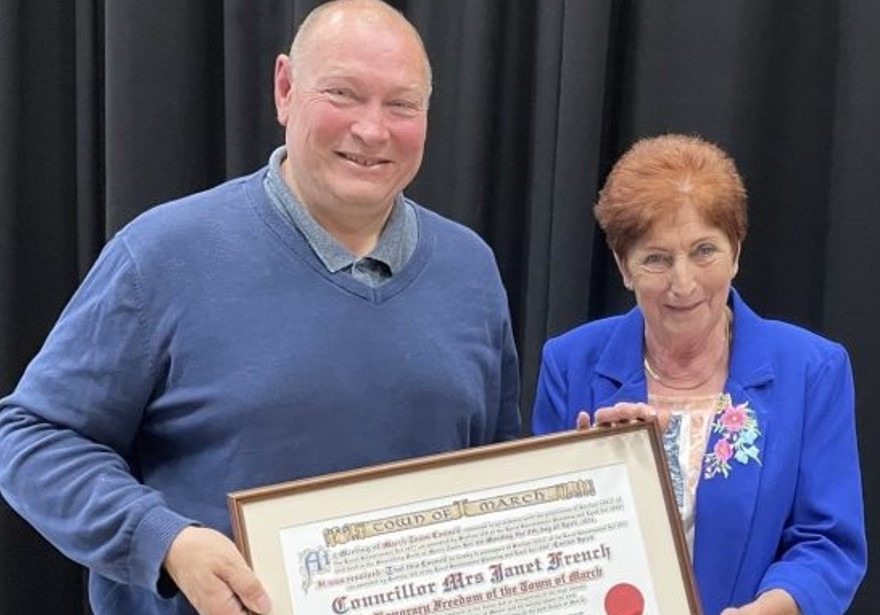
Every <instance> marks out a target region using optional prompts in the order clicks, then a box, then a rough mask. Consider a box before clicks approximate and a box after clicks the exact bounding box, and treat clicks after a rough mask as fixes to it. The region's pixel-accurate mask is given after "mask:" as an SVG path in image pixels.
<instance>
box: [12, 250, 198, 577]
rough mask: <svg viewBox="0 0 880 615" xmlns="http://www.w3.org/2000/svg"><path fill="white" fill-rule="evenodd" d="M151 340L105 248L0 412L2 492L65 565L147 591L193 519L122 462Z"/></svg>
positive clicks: (122, 255)
mask: <svg viewBox="0 0 880 615" xmlns="http://www.w3.org/2000/svg"><path fill="white" fill-rule="evenodd" d="M149 337H150V336H149V332H148V331H147V330H146V329H145V323H144V320H143V314H142V306H141V304H140V295H139V289H138V283H137V272H136V270H135V268H134V266H133V264H132V262H131V260H130V258H129V255H128V253H127V251H126V250H125V247H124V245H123V244H122V242H121V241H119V240H114V241H112V242H111V243H109V244H108V246H107V247H106V248H105V250H104V252H103V253H102V255H101V256H100V258H99V259H98V261H97V263H96V265H95V266H94V267H93V269H92V271H91V272H90V273H89V275H88V276H87V278H86V280H85V281H84V282H83V284H82V286H81V288H80V289H79V290H78V291H77V292H76V294H75V295H74V296H73V298H72V299H71V301H70V303H69V305H68V306H67V307H66V308H65V310H64V312H63V313H62V315H61V317H60V318H59V321H58V323H57V324H56V326H55V328H54V329H53V331H52V332H51V333H50V335H49V337H48V338H47V340H46V342H45V345H44V347H43V349H42V351H41V352H40V354H39V355H38V356H37V357H36V358H35V359H34V361H33V362H32V363H31V364H30V365H29V366H28V368H27V370H26V372H25V374H24V376H23V378H22V379H21V382H20V383H19V386H18V388H17V389H16V390H15V391H14V392H13V393H12V394H11V395H10V396H9V397H7V398H6V399H5V400H3V401H2V402H0V441H2V442H3V447H2V450H0V489H2V493H3V496H4V497H5V498H6V500H7V501H8V502H9V504H10V505H11V506H12V507H13V508H14V509H16V510H17V511H18V512H19V513H20V514H22V516H24V517H26V518H28V519H29V520H31V521H32V522H33V523H34V525H35V526H36V527H38V528H39V529H40V531H41V532H42V533H43V535H44V536H45V537H46V538H47V539H48V540H49V541H50V542H51V543H52V544H54V545H55V546H56V547H57V548H59V549H60V550H61V551H63V552H64V553H65V554H67V555H68V556H69V557H71V558H72V559H74V560H76V561H77V562H79V563H81V564H83V565H85V566H88V567H91V568H94V569H95V570H96V571H97V572H99V573H101V574H102V575H104V576H106V577H108V578H111V579H115V580H118V581H120V582H125V583H130V584H134V585H139V586H142V587H146V588H150V589H153V590H155V588H156V586H157V583H158V581H159V576H160V572H161V564H162V561H163V559H164V556H165V552H166V550H167V548H168V546H169V545H170V543H171V540H172V539H173V538H174V536H176V534H177V533H178V532H179V531H180V529H182V528H183V527H184V526H185V525H187V524H190V523H193V521H192V520H189V519H186V518H184V517H182V516H180V515H177V514H175V513H174V512H172V511H171V510H169V509H168V508H167V507H166V506H165V503H164V501H163V498H162V496H161V495H160V494H159V493H157V492H156V491H154V490H152V489H150V488H148V487H145V486H144V485H142V484H141V483H139V482H138V481H137V479H136V478H135V477H134V476H133V472H135V473H136V471H137V469H136V468H132V467H131V463H130V462H131V459H130V458H128V457H127V455H126V454H125V452H126V451H129V452H130V451H131V450H132V441H133V438H134V435H135V433H136V431H137V429H138V427H139V424H140V420H141V413H142V410H143V408H144V406H145V405H146V402H147V400H148V398H149V396H150V395H151V386H152V385H151V382H152V381H153V380H152V377H151V374H152V373H153V370H155V369H156V366H155V364H154V361H153V359H152V358H151V357H152V354H151V353H152V351H151V349H150V340H149Z"/></svg>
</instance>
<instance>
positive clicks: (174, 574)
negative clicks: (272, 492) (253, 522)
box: [164, 527, 271, 615]
mask: <svg viewBox="0 0 880 615" xmlns="http://www.w3.org/2000/svg"><path fill="white" fill-rule="evenodd" d="M164 565H165V570H166V571H167V572H168V574H169V575H170V576H171V578H172V579H173V580H174V582H175V583H176V584H177V587H178V588H179V589H180V591H181V592H183V595H184V596H186V597H187V599H188V600H189V601H190V603H191V604H192V605H193V606H194V607H195V609H196V610H197V611H198V612H199V613H200V614H201V615H239V614H240V613H245V612H246V611H245V609H247V610H249V611H252V612H254V613H260V614H265V613H268V612H269V610H270V608H271V604H270V601H269V596H268V595H267V594H266V592H265V590H264V589H263V586H262V585H261V584H260V581H259V580H258V579H257V577H256V575H254V573H253V571H251V569H250V568H248V565H247V563H245V561H244V558H243V557H242V555H241V553H239V551H238V549H237V548H236V547H235V544H234V543H233V542H232V541H231V540H229V539H228V538H227V537H226V536H224V535H223V534H221V533H220V532H218V531H216V530H212V529H208V528H204V527H187V528H184V530H183V531H181V532H180V534H178V535H177V537H176V538H175V539H174V540H173V541H172V543H171V546H170V547H169V548H168V554H167V555H166V556H165V564H164Z"/></svg>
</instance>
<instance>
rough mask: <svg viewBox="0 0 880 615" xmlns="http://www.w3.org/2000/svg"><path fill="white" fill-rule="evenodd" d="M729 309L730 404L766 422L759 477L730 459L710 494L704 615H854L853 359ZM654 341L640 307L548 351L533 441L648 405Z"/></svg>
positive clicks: (857, 482) (700, 505)
mask: <svg viewBox="0 0 880 615" xmlns="http://www.w3.org/2000/svg"><path fill="white" fill-rule="evenodd" d="M729 303H730V306H731V308H732V310H733V343H732V347H731V355H730V368H729V374H728V378H727V383H726V385H725V391H726V392H727V393H729V394H730V395H731V397H732V401H733V403H734V404H741V403H743V402H748V404H749V407H750V408H751V409H752V410H753V411H754V412H755V416H756V419H757V421H758V428H759V429H760V430H761V436H760V437H759V438H758V440H757V442H756V444H757V446H758V448H759V449H760V464H758V463H755V462H754V461H751V462H749V463H746V464H740V463H738V462H736V461H733V460H731V462H732V469H731V471H730V473H729V475H728V477H727V478H725V477H723V476H721V475H716V476H714V477H712V478H710V479H706V478H703V479H701V481H700V483H699V485H698V487H697V498H696V528H695V537H694V554H693V558H694V561H693V567H694V576H695V579H696V583H697V588H698V591H699V595H700V599H701V601H702V607H703V613H704V615H717V614H718V613H720V612H721V610H722V609H724V608H725V607H728V606H740V605H742V604H744V603H746V602H750V601H751V600H753V599H754V598H755V597H756V596H757V595H758V594H760V593H761V592H763V591H766V590H768V589H772V588H782V589H785V590H786V591H788V592H789V593H790V594H791V595H792V596H793V597H794V599H795V600H796V601H797V603H798V606H799V607H800V609H801V612H802V613H803V614H804V615H835V614H842V613H844V611H845V610H846V608H847V606H848V605H849V603H850V601H851V600H852V597H853V594H854V593H855V591H856V589H857V588H858V585H859V583H860V582H861V579H862V577H863V576H864V573H865V567H866V559H867V546H866V541H865V532H864V518H863V514H864V513H863V505H862V492H861V479H860V472H859V460H858V450H857V444H856V432H855V419H854V395H853V382H852V369H851V367H850V363H849V357H848V355H847V353H846V350H845V349H844V348H843V347H842V346H841V345H840V344H837V343H834V342H831V341H829V340H826V339H824V338H822V337H820V336H818V335H816V334H814V333H811V332H809V331H807V330H805V329H802V328H799V327H796V326H794V325H791V324H787V323H783V322H779V321H771V320H765V319H763V318H761V317H759V316H758V315H757V314H755V313H754V312H753V311H752V310H751V309H749V307H748V306H747V305H746V304H745V303H744V302H743V300H742V299H741V298H740V296H739V295H738V294H737V292H736V291H735V290H731V293H730V298H729ZM643 337H644V320H643V317H642V313H641V311H640V310H639V309H638V308H634V309H633V310H631V311H630V312H628V313H626V314H623V315H620V316H614V317H611V318H605V319H602V320H597V321H594V322H590V323H587V324H585V325H581V326H579V327H577V328H575V329H572V330H571V331H569V332H567V333H564V334H563V335H561V336H559V337H556V338H553V339H550V340H548V341H547V342H546V344H545V345H544V349H543V355H542V361H541V369H540V374H539V377H538V389H537V394H536V399H535V407H534V410H533V413H532V431H533V433H535V434H542V433H547V432H550V431H558V430H563V429H571V428H572V427H574V425H575V417H576V416H577V414H578V412H579V411H581V410H586V411H587V412H589V413H590V414H592V413H593V412H594V411H595V410H596V409H597V408H601V407H605V406H610V405H613V404H614V403H616V402H619V401H645V400H646V399H647V386H646V382H645V375H644V368H643V367H642V340H643ZM718 437H719V435H718V434H714V433H713V434H711V435H710V438H709V442H708V444H707V451H711V450H713V447H714V444H715V442H716V440H717V439H718Z"/></svg>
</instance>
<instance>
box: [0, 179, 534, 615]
mask: <svg viewBox="0 0 880 615" xmlns="http://www.w3.org/2000/svg"><path fill="white" fill-rule="evenodd" d="M264 174H265V169H264V170H261V171H260V172H258V173H255V174H253V175H251V176H249V177H244V178H240V179H238V180H233V181H230V182H228V183H226V184H223V185H221V186H219V187H217V188H215V189H213V190H210V191H207V192H204V193H201V194H197V195H193V196H190V197H187V198H184V199H181V200H179V201H176V202H173V203H170V204H166V205H162V206H159V207H155V208H153V209H151V210H149V211H147V212H146V213H144V214H143V215H141V216H140V217H139V218H138V219H136V220H134V221H133V222H132V223H131V224H129V225H128V226H127V227H126V228H124V229H123V230H122V231H120V232H119V233H118V234H117V235H116V236H115V237H114V238H113V239H112V240H111V241H110V242H109V243H108V244H107V246H106V247H105V249H104V250H103V252H102V254H101V256H100V257H99V259H98V261H97V262H96V264H95V266H94V267H93V268H92V271H91V272H90V273H89V275H88V276H87V278H86V279H85V281H84V282H83V284H82V285H81V287H80V288H79V290H78V291H77V292H76V294H75V295H74V296H73V298H72V300H71V301H70V303H69V305H68V306H67V307H66V309H65V310H64V312H63V314H62V315H61V317H60V319H59V321H58V323H57V324H56V326H55V328H54V329H53V331H52V332H51V334H50V335H49V337H48V339H47V341H46V343H45V345H44V347H43V348H42V350H41V351H40V352H39V354H38V355H37V356H36V358H35V359H34V360H33V361H32V363H31V364H30V365H29V366H28V368H27V370H26V372H25V374H24V376H23V378H22V380H21V381H20V383H19V385H18V387H17V388H16V389H15V391H14V392H13V393H12V394H11V395H9V396H8V397H7V398H5V399H4V400H2V402H0V489H2V493H3V496H4V497H5V498H6V499H7V500H8V502H9V503H10V504H11V505H12V506H13V508H15V509H16V510H17V511H18V512H19V513H20V514H21V515H22V516H24V517H25V518H26V519H27V520H29V521H30V522H31V523H32V524H33V525H34V526H35V527H36V528H37V529H38V530H39V531H40V532H41V533H43V534H44V535H45V536H46V537H47V538H48V539H49V540H50V541H51V542H52V543H53V544H55V545H56V546H57V547H58V548H59V549H61V551H62V552H64V553H65V554H66V555H67V556H69V557H70V558H72V559H74V560H76V561H78V562H80V563H82V564H84V565H85V566H88V567H89V568H90V569H91V570H92V575H91V581H90V593H91V600H92V604H93V608H94V610H95V612H96V614H97V615H104V614H110V613H113V614H119V613H130V614H135V613H136V614H138V615H150V614H159V613H163V614H170V613H175V614H181V613H194V611H193V610H192V608H191V607H190V606H189V605H188V604H186V603H185V600H184V599H183V598H182V597H180V596H179V595H178V596H177V597H174V598H172V599H163V598H160V596H159V592H162V593H164V592H165V590H166V589H167V588H165V587H164V585H165V581H164V580H161V582H160V572H161V563H162V560H163V558H164V555H165V552H166V550H167V548H168V546H169V544H170V541H171V540H172V538H173V537H174V536H175V535H176V534H177V532H178V531H179V530H180V529H181V528H182V527H183V526H184V525H186V524H189V523H193V522H196V523H201V524H204V525H207V526H211V527H214V528H217V529H219V530H221V531H223V532H226V533H227V534H229V533H230V532H231V530H230V522H229V517H228V512H227V503H226V496H227V493H229V492H231V491H234V490H239V489H243V488H248V487H254V486H258V485H265V484H271V483H276V482H280V481H287V480H292V479H298V478H303V477H308V476H314V475H320V474H325V473H329V472H334V471H340V470H346V469H350V468H354V467H359V466H366V465H370V464H376V463H380V462H386V461H391V460H397V459H402V458H407V457H412V456H420V455H426V454H431V453H437V452H441V451H449V450H453V449H459V448H463V447H470V446H478V445H484V444H489V443H493V442H497V441H501V440H506V439H512V438H514V437H516V436H518V435H519V431H520V419H519V407H518V396H519V381H518V368H517V359H516V351H515V348H514V343H513V338H512V335H511V326H510V320H509V314H508V306H507V299H506V296H505V293H504V290H503V287H502V284H501V280H500V277H499V275H498V271H497V267H496V265H495V260H494V258H493V255H492V253H491V251H490V249H489V248H488V247H487V246H486V244H485V243H484V242H483V241H482V240H480V239H479V238H478V236H477V235H476V234H475V233H473V232H472V231H470V230H468V229H466V228H465V227H463V226H461V225H459V224H456V223H454V222H451V221H449V220H446V219H444V218H442V217H440V216H438V215H436V214H433V213H431V212H430V211H428V210H425V209H423V208H421V207H418V206H415V207H416V211H417V214H418V224H419V241H418V245H417V247H416V250H415V252H414V253H413V256H412V257H411V259H410V261H409V263H408V264H407V265H406V266H405V267H404V269H403V270H402V271H401V272H400V273H399V274H397V275H395V276H394V277H393V278H391V279H390V280H389V281H388V282H387V283H385V284H384V285H382V286H380V287H377V288H371V287H369V286H367V285H365V284H363V283H360V282H358V281H356V280H354V279H353V278H352V276H351V275H349V274H348V273H345V272H340V273H336V274H330V273H328V272H327V270H326V269H325V268H324V266H323V265H322V264H321V262H320V261H319V260H318V258H317V257H316V256H315V254H314V252H313V251H312V250H311V249H310V247H309V246H308V244H307V243H306V242H305V240H304V239H303V237H302V236H301V235H300V234H299V233H298V232H297V231H295V230H294V229H293V228H292V227H291V226H289V225H288V224H287V223H286V222H285V221H284V220H283V219H282V218H281V217H280V215H279V213H278V212H277V210H276V209H275V208H274V207H273V205H272V204H271V203H270V201H269V199H268V198H267V195H266V193H265V190H264V188H263V186H262V178H263V176H264Z"/></svg>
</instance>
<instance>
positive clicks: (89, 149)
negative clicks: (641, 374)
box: [0, 0, 880, 615]
mask: <svg viewBox="0 0 880 615" xmlns="http://www.w3.org/2000/svg"><path fill="white" fill-rule="evenodd" d="M319 3H320V1H319V0H260V2H252V1H250V0H223V1H222V2H221V1H219V0H187V1H186V2H180V1H179V0H151V1H150V2H137V1H134V0H113V1H104V0H76V1H75V2H67V3H65V2H57V1H52V0H27V1H25V0H0V341H2V343H0V395H3V394H5V393H6V392H8V391H10V390H11V389H12V387H13V386H14V385H15V382H16V381H17V379H18V377H19V376H20V375H21V373H22V370H23V369H24V367H25V365H26V364H27V362H28V360H29V359H30V358H31V357H32V356H33V354H34V353H35V352H36V351H37V350H38V348H39V346H40V344H41V342H42V340H43V338H44V337H45V335H46V333H47V331H48V329H49V327H50V326H51V324H52V323H53V322H54V320H55V318H56V317H57V315H58V313H59V311H60V310H61V308H62V307H63V305H64V303H65V302H66V300H67V299H68V297H69V296H70V294H71V293H72V291H73V289H74V288H75V286H76V285H77V283H78V281H79V280H80V279H81V276H82V275H83V274H84V272H85V271H86V269H87V268H88V267H89V266H90V264H91V263H92V261H93V260H94V258H95V256H96V255H97V252H98V251H99V250H100V248H101V246H102V244H103V242H104V241H105V240H106V238H107V237H108V236H109V235H110V234H111V233H113V232H114V231H115V230H116V229H118V228H119V227H120V226H121V225H123V224H124V223H126V222H127V221H128V220H130V219H131V218H132V217H134V216H135V215H137V214H138V213H140V212H142V211H144V210H145V209H147V208H149V207H151V206H152V205H154V204H156V203H158V202H161V201H163V200H166V199H169V198H172V197H176V196H180V195H182V194H185V193H188V192H192V191H195V190H199V189H202V188H206V187H208V186H211V185H213V184H216V183H218V182H220V181H222V180H223V179H225V178H227V177H231V176H234V175H238V174H241V173H244V172H247V171H251V170H253V169H256V168H257V167H259V166H261V165H262V164H264V163H265V161H266V159H267V157H268V155H269V152H270V151H271V150H272V148H273V147H274V146H275V145H276V144H278V143H279V142H280V138H281V132H280V130H279V129H278V127H277V126H276V125H275V121H274V111H273V104H272V96H271V87H272V84H271V78H272V65H273V60H274V56H275V54H276V53H278V52H280V51H284V50H285V49H286V47H287V45H288V44H289V41H290V36H291V32H292V28H293V25H294V24H296V23H298V22H299V21H300V20H301V19H302V17H303V16H304V15H305V14H306V13H307V12H308V11H309V10H310V9H311V8H313V7H314V6H315V5H317V4H319ZM392 3H393V4H394V5H395V6H397V7H398V8H400V9H401V10H403V11H404V12H405V13H406V14H407V15H408V16H409V17H410V19H411V20H412V21H413V22H414V23H415V24H416V26H417V27H418V28H419V29H420V30H421V32H422V34H423V36H424V39H425V43H426V45H427V47H428V50H429V53H430V55H431V57H432V60H433V64H434V71H435V94H434V98H433V101H432V108H431V111H430V128H429V135H428V148H427V152H426V156H425V162H424V166H423V168H422V171H421V174H420V175H419V177H418V178H417V180H416V181H415V182H414V184H413V185H412V187H411V188H410V190H409V191H408V192H409V194H410V196H412V197H414V198H416V199H417V200H419V201H420V202H422V203H423V204H424V205H426V206H429V207H431V208H433V209H435V210H436V211H438V212H440V213H443V214H446V215H448V216H450V217H453V218H456V219H458V220H460V221H462V222H464V223H465V224H467V225H469V226H471V227H472V228H474V229H475V230H477V231H478V232H479V233H481V234H482V235H483V236H484V237H485V238H486V239H487V240H488V241H489V243H490V244H491V245H492V246H493V248H494V249H495V251H496V254H497V256H498V260H499V263H500V266H501V269H502V275H503V277H504V280H505V283H506V285H507V288H508V292H509V297H510V305H511V309H512V312H513V317H514V324H515V330H516V336H517V342H518V346H519V351H520V356H521V361H522V377H523V414H524V416H525V420H526V422H528V415H529V409H530V406H531V400H532V397H533V394H534V383H535V377H536V369H537V363H538V359H539V352H540V348H541V344H542V342H543V341H544V339H545V338H546V337H547V336H548V335H552V334H555V333H558V332H561V331H562V330H564V329H567V328H569V327H571V326H573V325H575V324H577V323H579V322H582V321H584V320H587V319H591V318H596V317H600V316H603V315H607V314H610V313H612V312H616V311H619V310H621V309H623V308H625V307H628V305H629V303H630V301H631V299H630V298H629V296H628V294H627V293H625V292H624V291H623V289H622V287H621V285H620V282H619V280H618V278H617V276H616V274H615V271H614V268H613V262H612V260H611V259H610V258H609V254H608V252H607V249H606V247H605V245H604V242H603V239H602V237H601V235H600V234H599V233H597V231H596V229H595V225H594V222H593V220H592V216H591V213H590V205H591V203H592V201H593V199H594V198H595V194H596V191H597V188H598V186H599V185H601V182H602V181H603V179H604V175H605V173H606V172H607V171H608V168H609V167H610V164H611V163H612V162H613V161H614V159H616V157H617V156H618V155H619V154H620V153H621V152H622V151H623V150H624V149H626V147H627V146H628V145H629V144H631V143H632V142H633V140H634V139H636V138H638V137H641V136H647V135H652V134H657V133H661V132H667V131H676V132H686V133H698V134H701V135H703V136H705V137H707V138H709V139H712V140H714V141H716V142H718V143H719V144H720V145H722V146H723V147H724V148H726V149H727V150H728V151H729V152H730V153H731V154H732V155H733V156H734V157H735V158H736V160H737V161H738V164H739V166H740V168H741V171H742V173H743V175H744V178H745V180H746V183H747V186H748V188H749V194H750V199H749V202H750V232H749V235H748V237H747V239H746V243H745V248H744V250H745V251H744V254H743V258H742V262H741V267H740V274H739V276H738V278H737V280H736V286H737V287H738V288H739V290H740V291H741V292H742V293H743V295H744V296H745V298H746V300H747V301H749V302H750V303H751V304H752V306H753V307H755V308H756V309H757V310H758V311H760V312H761V313H763V314H764V315H766V316H771V317H779V318H783V319H787V320H790V321H793V322H797V323H799V324H802V325H805V326H808V327H810V328H812V329H814V330H816V331H818V332H821V333H823V334H825V335H826V336H829V337H832V338H834V339H837V340H839V341H841V342H843V343H844V344H845V345H846V346H847V348H848V349H849V351H850V353H851V356H852V359H853V365H854V369H855V377H856V388H857V404H858V406H857V416H858V422H859V430H860V442H861V454H862V464H863V466H862V467H863V481H864V486H865V498H866V504H867V523H868V535H869V540H872V541H873V539H874V538H875V537H876V536H878V535H880V521H878V519H880V515H878V513H880V501H878V494H877V493H876V492H874V490H873V488H872V486H873V485H872V483H873V476H874V474H875V473H876V471H877V468H878V467H880V449H878V447H873V446H871V444H872V442H873V440H874V437H875V436H880V418H878V416H875V414H877V413H876V412H874V410H873V409H874V408H876V407H878V406H880V380H877V379H875V378H874V372H875V371H877V369H878V367H880V326H878V324H877V323H876V322H875V317H876V314H877V310H876V309H875V306H874V305H873V303H874V301H877V300H878V299H880V275H878V274H877V272H878V271H880V251H878V250H877V249H875V248H874V239H875V236H876V235H877V230H878V229H880V202H878V200H880V197H878V195H880V156H878V155H877V154H876V153H875V152H874V149H875V146H876V144H877V143H880V53H878V52H877V49H876V47H877V43H876V41H878V40H880V3H877V2H876V0H841V1H840V2H828V1H827V0H775V1H774V2H751V1H749V0H729V1H727V2H705V0H679V1H677V2H674V3H667V2H653V1H651V0H459V1H457V2H443V1H440V0H408V1H404V0H399V1H395V2H392ZM813 461H814V462H815V463H822V462H823V460H822V459H816V460H813ZM871 550H872V555H874V554H876V553H877V549H876V548H873V547H872V549H871ZM82 588H83V573H82V570H81V569H80V568H79V567H78V566H76V565H74V564H72V563H70V562H68V561H66V560H65V559H64V558H63V557H61V556H60V555H58V554H57V553H56V552H55V551H54V550H53V549H52V547H50V546H49V545H48V544H46V543H45V542H44V541H43V540H42V539H41V538H40V537H39V536H38V535H37V534H36V533H35V532H34V531H33V530H31V529H30V528H29V526H27V524H25V523H24V522H23V521H22V520H21V519H20V518H18V517H17V516H16V515H15V514H14V513H13V512H12V511H10V510H9V508H8V507H7V506H6V505H5V504H3V503H2V502H0V613H2V614H6V613H14V612H32V613H73V614H77V613H88V607H87V606H85V600H84V596H83V589H82ZM878 598H880V576H878V575H875V574H873V573H871V572H869V576H868V578H867V580H866V582H865V583H864V585H863V587H862V589H861V591H860V593H859V596H858V598H857V601H856V604H855V605H854V606H853V608H852V609H851V610H850V612H851V613H862V614H866V615H867V614H868V613H873V612H875V610H876V609H875V608H873V605H874V604H875V603H877V602H878Z"/></svg>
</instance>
